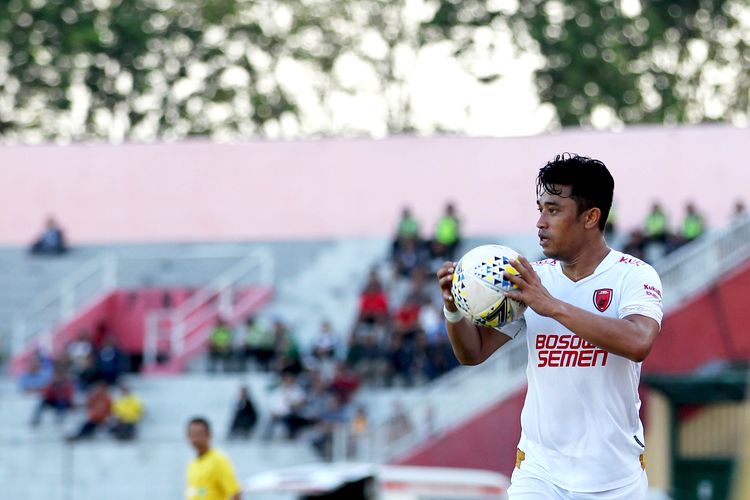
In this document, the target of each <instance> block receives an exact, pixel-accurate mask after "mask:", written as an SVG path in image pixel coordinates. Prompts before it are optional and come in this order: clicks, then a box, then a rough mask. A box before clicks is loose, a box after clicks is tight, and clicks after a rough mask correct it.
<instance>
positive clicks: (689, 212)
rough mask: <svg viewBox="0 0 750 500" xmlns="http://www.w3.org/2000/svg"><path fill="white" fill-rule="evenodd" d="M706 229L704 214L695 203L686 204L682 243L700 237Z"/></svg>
mask: <svg viewBox="0 0 750 500" xmlns="http://www.w3.org/2000/svg"><path fill="white" fill-rule="evenodd" d="M705 230H706V226H705V222H704V221H703V216H702V215H701V214H700V213H698V210H697V209H696V208H695V205H694V204H693V203H688V204H687V205H686V206H685V219H684V220H683V222H682V233H681V234H680V236H681V243H682V244H685V243H690V242H691V241H693V240H695V239H696V238H699V237H700V236H702V235H703V233H704V232H705Z"/></svg>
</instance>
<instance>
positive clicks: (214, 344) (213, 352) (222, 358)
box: [208, 318, 232, 373]
mask: <svg viewBox="0 0 750 500" xmlns="http://www.w3.org/2000/svg"><path fill="white" fill-rule="evenodd" d="M231 358H232V330H231V329H230V328H229V325H228V324H227V323H226V322H225V321H224V320H223V319H222V318H219V319H218V320H217V322H216V326H215V327H214V330H213V332H212V333H211V337H210V339H209V346H208V371H209V372H210V373H214V372H215V371H216V367H217V366H218V365H221V370H222V371H224V372H226V371H229V370H228V368H229V363H230V362H231Z"/></svg>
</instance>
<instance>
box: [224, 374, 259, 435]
mask: <svg viewBox="0 0 750 500" xmlns="http://www.w3.org/2000/svg"><path fill="white" fill-rule="evenodd" d="M257 421H258V413H257V412H256V410H255V405H254V404H253V401H252V400H251V399H250V391H249V390H248V388H247V386H244V387H242V388H241V389H240V397H239V399H238V400H237V403H236V405H235V409H234V415H233V416H232V423H231V425H230V426H229V439H235V438H242V439H249V438H250V436H251V435H252V433H253V429H255V424H256V423H257Z"/></svg>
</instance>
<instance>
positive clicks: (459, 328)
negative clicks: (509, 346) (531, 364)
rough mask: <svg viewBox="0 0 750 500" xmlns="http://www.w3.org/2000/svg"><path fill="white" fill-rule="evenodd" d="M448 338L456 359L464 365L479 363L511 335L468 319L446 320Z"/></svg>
mask: <svg viewBox="0 0 750 500" xmlns="http://www.w3.org/2000/svg"><path fill="white" fill-rule="evenodd" d="M446 324H447V325H448V339H449V340H450V342H451V346H452V347H453V353H454V354H455V355H456V359H457V360H458V361H459V363H461V364H462V365H469V366H473V365H478V364H479V363H482V362H484V360H486V359H487V358H489V357H490V356H491V355H492V353H493V352H495V351H497V350H498V349H499V348H500V347H502V346H503V345H504V344H505V343H506V342H508V341H509V340H510V337H508V336H506V335H503V334H502V333H500V332H498V331H495V330H492V329H490V328H484V327H480V326H477V325H475V324H474V323H472V322H471V321H469V320H467V319H462V320H461V321H459V322H458V323H451V322H450V321H446Z"/></svg>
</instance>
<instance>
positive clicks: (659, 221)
mask: <svg viewBox="0 0 750 500" xmlns="http://www.w3.org/2000/svg"><path fill="white" fill-rule="evenodd" d="M616 218H617V216H616V211H615V210H614V209H613V210H612V212H611V213H610V217H609V219H608V221H607V233H608V235H615V234H616V228H617V225H616ZM746 218H747V209H746V207H745V204H744V202H743V201H741V200H737V201H736V202H735V204H734V206H733V208H732V212H731V214H730V216H729V223H730V225H731V224H736V223H739V222H741V221H743V220H746ZM707 230H708V227H707V225H706V220H705V217H704V215H703V213H702V212H701V211H700V209H699V208H698V207H697V205H696V204H695V203H693V202H687V203H686V204H685V208H684V215H683V217H682V221H681V223H680V224H679V225H677V226H675V225H673V224H672V223H671V222H670V220H669V216H668V215H667V213H666V211H665V210H664V208H663V206H662V205H661V203H659V202H654V203H653V205H652V206H651V210H650V211H649V212H648V214H647V215H646V217H645V219H644V221H643V225H642V227H641V228H638V229H635V230H633V231H631V232H630V233H628V235H627V237H626V238H625V239H624V240H623V244H622V250H623V252H625V253H627V254H630V255H632V256H634V257H637V258H639V259H641V260H644V261H646V262H653V261H654V260H656V259H659V258H661V257H663V256H665V255H668V254H670V253H672V252H673V251H675V250H677V249H678V248H680V247H682V246H684V245H686V244H688V243H690V242H693V241H695V240H697V239H699V238H701V237H702V236H703V235H704V234H706V232H707Z"/></svg>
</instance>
